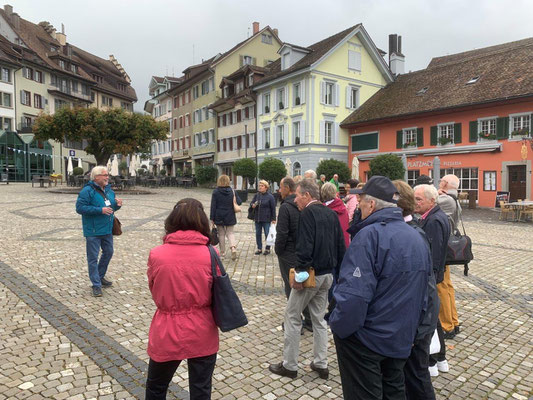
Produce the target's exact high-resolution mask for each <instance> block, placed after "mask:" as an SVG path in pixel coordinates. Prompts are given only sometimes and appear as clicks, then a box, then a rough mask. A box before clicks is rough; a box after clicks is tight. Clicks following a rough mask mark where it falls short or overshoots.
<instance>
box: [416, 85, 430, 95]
mask: <svg viewBox="0 0 533 400" xmlns="http://www.w3.org/2000/svg"><path fill="white" fill-rule="evenodd" d="M427 91H428V87H427V86H426V87H423V88H422V89H420V90H419V91H418V92H416V94H417V95H422V94H424V93H426V92H427Z"/></svg>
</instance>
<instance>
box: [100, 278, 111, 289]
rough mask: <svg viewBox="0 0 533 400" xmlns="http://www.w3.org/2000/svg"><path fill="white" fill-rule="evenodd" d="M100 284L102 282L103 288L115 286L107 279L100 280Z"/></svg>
mask: <svg viewBox="0 0 533 400" xmlns="http://www.w3.org/2000/svg"><path fill="white" fill-rule="evenodd" d="M100 282H102V286H103V287H109V286H113V282H111V281H108V280H107V279H106V278H100Z"/></svg>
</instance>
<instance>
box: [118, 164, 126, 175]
mask: <svg viewBox="0 0 533 400" xmlns="http://www.w3.org/2000/svg"><path fill="white" fill-rule="evenodd" d="M118 170H119V171H120V173H121V175H127V174H128V163H127V162H126V161H121V162H120V163H119V164H118Z"/></svg>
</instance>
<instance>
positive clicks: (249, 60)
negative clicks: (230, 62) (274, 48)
mask: <svg viewBox="0 0 533 400" xmlns="http://www.w3.org/2000/svg"><path fill="white" fill-rule="evenodd" d="M242 61H243V64H244V65H252V57H251V56H244V57H243V60H242Z"/></svg>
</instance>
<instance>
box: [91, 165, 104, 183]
mask: <svg viewBox="0 0 533 400" xmlns="http://www.w3.org/2000/svg"><path fill="white" fill-rule="evenodd" d="M103 172H107V167H105V166H103V165H97V166H96V167H94V168H93V169H92V170H91V181H94V178H95V177H96V175H100V174H101V173H103Z"/></svg>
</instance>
